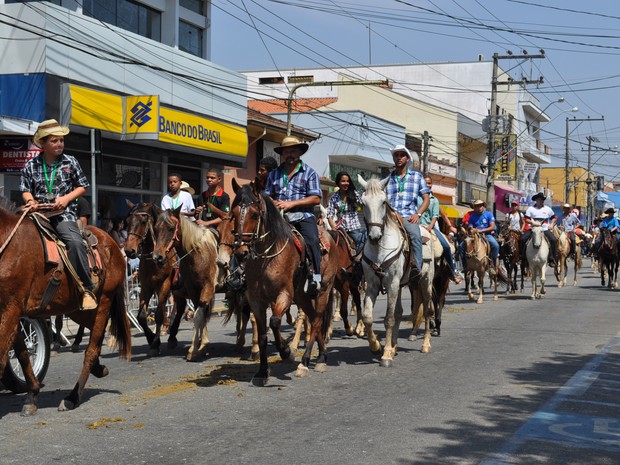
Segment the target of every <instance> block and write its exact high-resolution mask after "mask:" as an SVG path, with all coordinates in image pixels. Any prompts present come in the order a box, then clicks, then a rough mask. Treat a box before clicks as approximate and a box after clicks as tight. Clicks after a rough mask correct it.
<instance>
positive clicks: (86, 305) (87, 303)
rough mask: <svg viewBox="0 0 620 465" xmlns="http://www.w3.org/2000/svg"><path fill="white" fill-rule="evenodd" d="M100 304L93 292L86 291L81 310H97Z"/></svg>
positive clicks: (83, 295)
mask: <svg viewBox="0 0 620 465" xmlns="http://www.w3.org/2000/svg"><path fill="white" fill-rule="evenodd" d="M98 305H99V303H98V302H97V297H95V294H93V293H92V292H91V291H84V294H82V307H81V310H94V309H96V308H97V306H98Z"/></svg>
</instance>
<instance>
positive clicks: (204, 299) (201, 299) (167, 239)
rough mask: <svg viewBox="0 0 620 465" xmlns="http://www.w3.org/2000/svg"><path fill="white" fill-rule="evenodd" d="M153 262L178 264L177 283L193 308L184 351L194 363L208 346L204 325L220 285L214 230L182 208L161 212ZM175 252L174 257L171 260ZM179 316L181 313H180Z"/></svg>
mask: <svg viewBox="0 0 620 465" xmlns="http://www.w3.org/2000/svg"><path fill="white" fill-rule="evenodd" d="M154 231H155V249H154V251H153V260H155V262H156V263H157V264H158V265H159V266H161V267H164V266H167V265H168V264H170V263H171V261H172V260H174V261H176V262H178V263H179V272H180V274H181V275H180V278H179V279H180V280H181V282H182V284H183V288H184V289H185V293H186V294H185V295H186V297H187V298H189V299H191V301H192V302H193V304H194V307H195V309H196V311H195V313H194V334H193V337H192V345H191V346H190V348H189V350H188V352H187V361H188V362H191V361H197V360H198V358H200V357H202V356H204V355H205V353H206V350H207V345H208V344H209V333H208V332H207V322H208V321H209V318H210V317H211V312H212V311H213V304H214V303H215V289H216V287H217V286H218V284H220V278H221V277H220V276H219V274H220V273H219V269H218V266H217V239H216V237H215V234H214V233H213V231H212V230H211V229H209V228H203V227H201V226H198V225H196V224H195V223H194V222H192V221H190V220H189V219H187V217H185V216H184V215H182V214H181V207H179V208H176V209H174V210H166V211H164V212H163V213H162V214H161V215H159V217H158V218H157V221H156V222H155V226H154ZM173 249H174V250H176V255H177V256H178V259H177V257H174V259H172V258H171V251H172V250H173ZM179 313H180V312H179Z"/></svg>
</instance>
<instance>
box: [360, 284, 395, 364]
mask: <svg viewBox="0 0 620 465" xmlns="http://www.w3.org/2000/svg"><path fill="white" fill-rule="evenodd" d="M373 278H374V277H373ZM379 286H381V283H379V280H378V279H376V278H374V279H372V282H371V280H369V281H368V289H366V296H365V297H364V307H363V309H362V322H363V323H364V329H365V331H366V334H367V336H368V346H369V348H370V351H371V352H372V353H373V354H375V355H379V354H380V353H381V343H380V342H379V340H378V339H377V335H376V334H375V332H374V331H373V329H372V324H373V321H372V312H373V309H374V307H375V302H376V301H377V295H378V294H379ZM388 305H389V304H388Z"/></svg>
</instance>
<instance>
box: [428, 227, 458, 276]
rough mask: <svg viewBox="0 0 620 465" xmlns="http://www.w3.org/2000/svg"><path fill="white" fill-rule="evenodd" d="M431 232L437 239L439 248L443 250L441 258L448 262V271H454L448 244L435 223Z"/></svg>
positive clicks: (452, 258) (454, 267)
mask: <svg viewBox="0 0 620 465" xmlns="http://www.w3.org/2000/svg"><path fill="white" fill-rule="evenodd" d="M433 231H435V235H436V236H437V239H439V242H440V243H441V247H442V248H443V256H444V257H445V258H446V260H447V261H448V265H449V266H450V269H451V270H452V271H453V272H454V271H456V266H455V265H454V257H452V251H451V250H450V243H449V242H448V240H447V239H446V238H445V236H444V235H443V234H441V231H440V230H439V226H437V223H435V227H434V228H433Z"/></svg>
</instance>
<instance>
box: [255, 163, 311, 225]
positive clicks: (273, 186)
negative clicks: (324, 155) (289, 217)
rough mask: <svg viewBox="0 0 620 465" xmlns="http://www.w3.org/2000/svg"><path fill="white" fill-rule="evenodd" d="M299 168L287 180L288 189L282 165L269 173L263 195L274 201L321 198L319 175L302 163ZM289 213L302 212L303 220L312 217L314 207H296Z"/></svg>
mask: <svg viewBox="0 0 620 465" xmlns="http://www.w3.org/2000/svg"><path fill="white" fill-rule="evenodd" d="M300 163H301V167H300V168H299V170H298V171H297V172H295V174H293V176H292V177H291V178H289V180H288V187H285V184H284V173H285V171H284V169H283V168H282V165H280V166H278V167H277V168H276V169H275V170H272V171H271V172H270V173H269V177H268V178H267V183H266V184H265V194H267V195H268V196H269V197H271V198H272V199H274V200H284V201H290V200H301V199H305V198H306V197H309V196H311V195H316V196H318V197H321V195H322V192H321V183H320V180H319V174H318V173H317V172H316V171H315V170H314V169H313V168H311V167H310V166H308V165H307V164H306V163H304V162H303V161H302V162H300ZM289 211H290V212H303V217H304V218H311V217H314V207H296V208H293V209H291V210H289Z"/></svg>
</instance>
